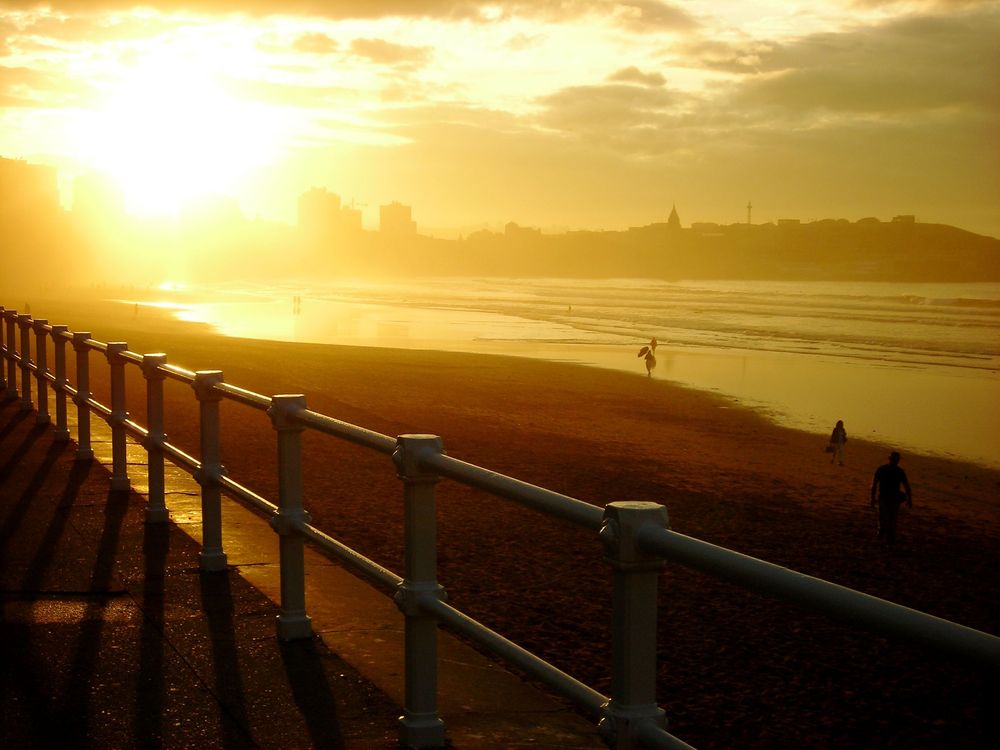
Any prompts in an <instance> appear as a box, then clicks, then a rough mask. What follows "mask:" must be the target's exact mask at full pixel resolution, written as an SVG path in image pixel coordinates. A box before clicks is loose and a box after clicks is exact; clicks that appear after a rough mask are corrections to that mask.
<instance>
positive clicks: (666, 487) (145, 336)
mask: <svg viewBox="0 0 1000 750" xmlns="http://www.w3.org/2000/svg"><path fill="white" fill-rule="evenodd" d="M33 303H34V304H33V312H35V313H36V314H38V315H43V314H44V315H47V316H48V317H49V320H50V322H52V323H67V324H69V325H71V327H72V328H74V329H77V330H79V329H81V328H84V329H86V330H90V331H91V332H92V335H93V337H95V338H97V339H98V340H102V341H108V340H112V339H118V340H123V341H127V342H128V343H129V346H130V348H131V349H132V350H133V351H138V352H153V351H165V352H166V353H167V355H168V361H169V362H171V363H173V364H176V365H179V366H181V367H185V368H188V369H193V370H198V369H221V370H222V371H223V373H224V375H225V378H226V381H227V382H230V383H232V384H234V385H238V386H240V387H243V388H248V389H250V390H255V391H258V392H260V393H264V394H270V393H304V394H305V395H306V397H307V403H308V405H309V408H310V409H313V410H315V411H319V412H322V413H325V414H328V415H330V416H333V417H335V418H337V419H341V420H343V421H347V422H350V423H353V424H357V425H360V426H363V427H366V428H368V429H372V430H375V431H378V432H381V433H383V434H386V435H390V436H392V435H399V434H406V433H432V434H438V435H441V436H442V437H443V440H444V444H445V449H446V450H447V451H448V452H449V454H451V455H454V456H456V457H457V458H460V459H462V460H466V461H469V462H472V463H476V464H479V465H482V466H484V467H486V468H489V469H491V470H495V471H498V472H500V473H504V474H507V475H510V476H514V477H516V478H518V479H521V480H523V481H527V482H530V483H532V484H537V485H539V486H542V487H546V488H548V489H552V490H554V491H557V492H561V493H563V494H567V495H570V496H573V497H577V498H579V499H581V500H584V501H585V502H589V503H592V504H595V505H598V506H603V505H605V504H606V503H608V502H612V501H616V500H644V501H654V502H659V503H662V504H664V505H665V506H666V507H667V509H668V512H669V515H670V519H671V526H672V528H673V529H674V530H675V531H678V532H680V533H683V534H687V535H690V536H694V537H698V538H701V539H704V540H706V541H709V542H712V543H715V544H720V545H722V546H725V547H729V548H731V549H735V550H737V551H739V552H743V553H745V554H749V555H752V556H755V557H759V558H762V559H766V560H769V561H771V562H775V563H777V564H780V565H785V566H787V567H789V568H792V569H794V570H798V571H800V572H803V573H806V574H809V575H815V576H818V577H821V578H824V579H827V580H831V581H833V582H835V583H840V584H842V585H846V586H850V587H852V588H856V589H859V590H862V591H865V592H866V593H870V594H873V595H875V596H880V597H882V598H886V599H889V600H891V601H896V602H899V603H901V604H904V605H906V606H911V607H914V608H916V609H920V610H923V611H927V612H929V613H931V614H935V615H937V616H941V617H945V618H947V619H952V620H955V621H957V622H960V623H962V624H965V625H968V626H970V627H975V628H977V629H981V630H986V631H987V632H994V633H995V632H997V631H998V626H1000V623H998V614H997V612H996V607H995V602H996V601H997V600H998V599H1000V581H998V575H997V572H996V571H997V566H996V560H997V559H1000V508H998V502H997V497H998V489H1000V472H998V471H996V470H992V469H989V468H986V467H981V466H977V465H975V464H970V463H967V462H960V461H954V460H949V459H946V458H939V457H934V456H924V455H920V454H909V453H905V454H904V458H903V467H904V468H905V469H906V471H907V472H908V473H909V476H910V481H911V484H912V485H913V487H914V495H915V500H914V504H915V507H914V509H913V511H911V512H907V513H906V514H904V517H903V518H902V519H901V529H900V532H901V540H900V543H899V547H898V549H897V550H896V551H895V552H894V553H892V554H887V553H886V551H885V550H883V549H881V548H880V546H879V545H878V544H877V543H876V541H875V539H874V524H875V519H874V516H873V514H872V512H871V511H870V509H869V507H868V491H869V487H870V483H871V476H872V472H873V470H874V469H875V467H876V466H878V465H879V464H881V463H883V462H884V461H885V458H886V453H887V452H888V448H889V447H888V446H885V445H883V444H880V443H873V442H869V441H865V440H858V439H854V438H852V439H851V440H850V441H849V443H848V447H847V455H846V465H845V466H836V465H831V464H830V461H829V456H828V455H827V454H825V453H824V452H823V447H824V445H825V442H826V441H825V438H823V437H822V436H817V435H816V434H813V433H809V432H806V431H802V430H794V429H790V428H786V427H781V426H779V425H775V424H774V423H772V422H770V421H769V420H767V419H766V418H764V417H763V416H761V415H759V414H756V413H754V412H753V411H751V410H748V409H744V408H740V407H739V406H738V405H736V404H734V403H733V402H732V401H731V400H728V399H725V398H721V397H719V396H716V395H713V394H708V393H703V392H700V391H696V390H693V389H688V388H683V387H679V386H676V385H673V384H671V383H669V382H666V381H663V380H657V379H648V378H646V377H645V376H641V375H628V374H623V373H618V372H613V371H608V370H601V369H598V368H586V367H579V366H573V365H568V364H563V363H552V362H546V361H543V360H530V359H525V358H517V357H499V356H486V355H475V354H461V353H453V352H439V351H412V350H400V349H380V348H372V347H336V346H329V345H315V344H294V343H285V342H274V341H254V340H241V339H234V338H227V337H224V336H220V335H217V334H215V333H212V332H211V331H210V330H209V329H208V328H207V327H204V326H196V325H191V324H185V323H181V322H178V321H176V320H173V319H171V318H170V316H169V315H164V314H162V313H159V314H157V315H148V316H144V315H138V316H135V317H133V316H130V315H128V314H124V315H123V314H122V312H123V311H122V309H121V307H120V306H115V305H112V304H111V303H90V302H86V301H80V300H75V301H70V302H67V301H63V302H58V301H52V302H51V303H46V302H43V301H41V300H39V301H33ZM107 369H108V368H107V366H106V364H105V363H103V362H102V361H101V358H100V357H99V356H98V355H96V354H91V370H92V382H93V385H92V389H93V391H94V393H95V396H96V397H97V398H98V399H99V400H101V401H103V402H104V403H108V400H107V399H108V395H107V394H108V383H107V374H106V372H107ZM127 370H128V371H129V374H128V380H127V384H128V391H129V393H128V408H129V411H130V412H131V413H132V416H133V418H134V419H136V421H139V422H140V423H143V421H144V418H145V414H144V411H145V406H144V404H145V401H144V397H145V388H144V383H143V381H142V378H141V376H139V375H138V373H137V369H136V368H131V367H130V368H127ZM167 386H168V387H167V389H166V397H167V403H168V408H167V412H168V416H167V432H168V434H169V436H170V438H169V439H170V441H171V442H172V443H173V444H175V445H178V446H179V447H181V448H182V449H184V450H187V451H189V452H191V453H193V454H197V452H198V451H197V448H198V427H197V425H198V417H197V414H198V410H197V402H196V401H195V399H194V396H193V393H192V392H191V389H190V388H188V387H186V386H183V385H182V384H178V383H174V382H168V383H167ZM222 434H223V451H222V455H223V462H224V464H225V465H226V468H227V471H228V473H229V476H231V477H232V478H233V479H235V480H236V481H239V482H240V483H241V484H245V485H246V486H248V487H250V488H251V489H253V490H254V491H255V492H258V493H259V494H261V495H262V496H264V497H267V498H270V499H272V500H273V499H275V498H276V497H277V486H276V471H275V461H276V456H275V454H276V451H275V443H274V435H273V430H272V428H271V425H270V422H269V420H267V418H266V417H265V416H264V415H262V414H249V413H248V411H247V409H246V407H242V406H240V405H236V404H232V403H229V402H223V405H222ZM303 460H304V466H303V468H304V475H305V477H306V480H305V494H306V509H307V511H308V512H309V513H310V514H311V516H312V518H313V522H314V524H315V525H317V526H318V527H319V528H320V529H322V530H324V531H325V532H326V533H329V534H331V535H333V536H335V537H336V538H338V539H339V540H341V541H342V542H343V543H345V544H347V545H349V546H351V547H353V548H354V549H357V550H358V551H360V552H361V553H362V554H365V555H366V556H368V557H370V558H371V559H373V560H375V561H376V562H378V563H380V564H383V565H385V566H386V567H388V568H390V569H392V570H396V571H400V570H401V569H402V554H403V553H402V549H403V548H402V542H403V534H402V517H403V513H402V504H401V487H400V483H399V480H398V479H397V477H396V475H395V471H394V469H393V467H392V465H391V462H389V461H388V460H387V459H386V458H385V457H384V456H382V455H373V454H372V453H371V452H369V451H365V450H363V449H361V448H358V447H356V446H353V445H348V444H344V443H341V442H339V441H335V440H333V439H331V438H326V436H319V435H315V434H311V433H309V432H307V433H306V434H305V435H304V459H303ZM438 507H439V540H440V544H441V546H440V552H439V573H440V575H439V577H440V580H441V582H442V584H443V585H444V586H445V587H446V589H447V590H448V592H449V597H450V601H452V603H453V604H455V605H456V606H459V607H460V608H461V609H463V610H464V611H466V612H468V613H469V614H470V615H471V616H473V617H476V618H477V619H479V620H481V621H483V622H484V623H485V624H487V625H488V626H489V627H492V628H494V629H496V630H497V631H498V632H501V633H503V634H504V635H505V636H507V637H509V638H511V639H512V640H514V641H515V642H518V643H520V644H522V645H524V646H525V647H527V648H530V649H531V650H533V651H536V652H537V653H539V654H541V655H543V656H544V658H546V659H547V660H549V661H550V662H552V663H553V664H555V665H556V666H558V667H559V668H561V669H564V670H565V671H567V672H569V673H570V674H573V675H574V676H576V677H577V678H578V679H582V680H584V681H585V682H587V683H588V684H592V685H594V686H595V687H596V688H597V689H602V690H606V689H607V687H608V682H607V679H608V674H609V672H608V667H609V665H608V653H607V649H608V646H607V644H608V632H609V631H608V623H609V622H610V612H609V609H608V606H609V600H608V598H607V597H608V594H607V590H606V584H607V575H608V571H607V569H606V566H605V565H604V564H603V563H602V562H601V560H602V554H601V549H600V545H599V542H598V540H597V538H596V537H594V536H593V535H591V534H588V533H585V532H582V531H581V530H579V529H577V528H575V527H571V526H568V525H567V524H565V523H562V522H558V521H554V520H552V519H548V518H547V517H544V516H540V515H539V514H537V513H532V512H530V511H527V510H525V509H522V508H520V507H518V506H516V505H514V504H512V503H509V502H507V501H502V500H498V499H496V498H492V497H490V496H488V495H485V494H483V493H479V492H474V491H472V490H468V489H466V488H464V487H462V486H460V485H457V484H455V483H452V482H441V483H440V484H439V486H438ZM660 616H661V623H662V624H663V625H662V627H663V632H662V634H661V646H660V648H661V665H660V700H661V702H662V703H663V704H664V705H665V706H666V707H667V710H668V715H669V716H670V717H671V722H672V723H671V727H672V729H673V730H674V731H675V732H676V733H677V734H678V735H679V736H682V737H684V738H685V739H687V740H688V741H690V742H692V744H694V745H695V746H699V747H703V748H709V747H723V746H734V745H738V746H743V747H760V748H765V747H776V746H815V745H817V744H822V745H823V746H829V747H845V748H846V747H852V746H857V744H858V742H859V741H860V739H861V738H864V739H865V741H866V742H868V743H869V744H872V743H875V744H880V745H887V744H892V743H893V742H900V741H902V740H904V739H906V738H910V737H912V736H913V735H914V733H919V734H920V736H921V738H922V739H921V741H920V742H917V743H915V744H913V743H911V746H914V747H970V748H971V747H976V746H978V744H977V743H980V742H981V740H982V737H983V733H984V732H985V731H986V726H987V721H988V718H987V717H988V715H989V714H988V707H987V706H984V704H983V702H982V700H981V698H980V697H977V696H981V695H982V691H983V685H982V684H981V682H980V681H979V677H978V676H977V673H976V672H975V671H974V670H973V671H969V670H966V669H965V668H964V667H962V665H958V664H954V663H951V662H949V661H946V660H939V659H935V658H928V654H927V652H925V651H924V650H923V649H920V648H918V647H915V646H908V645H906V644H901V645H900V644H892V645H891V647H887V646H886V644H885V641H884V640H883V639H881V638H877V637H874V636H870V635H867V634H865V633H863V632H860V631H854V630H852V629H851V628H849V627H848V628H845V627H844V626H842V625H840V624H839V623H832V622H829V621H826V620H825V619H823V618H817V617H814V616H812V615H808V614H806V613H803V612H802V611H800V610H798V609H797V608H795V607H792V606H790V605H783V604H781V603H779V602H774V601H773V600H771V599H768V598H766V597H762V596H757V595H750V594H747V593H746V592H743V591H741V590H739V589H737V588H735V587H732V586H729V585H727V584H723V583H721V582H718V581H715V580H713V579H711V578H709V577H707V576H704V575H701V574H696V573H692V572H691V571H687V570H685V569H683V568H678V567H677V566H668V568H667V570H666V572H665V573H664V577H663V580H662V584H661V613H660ZM749 644H753V645H752V647H750V646H749ZM819 644H822V648H818V645H819ZM831 685H833V686H834V689H831ZM859 705H860V708H859ZM723 706H725V710H723V708H722V707H723ZM861 708H863V710H861ZM819 717H835V718H836V722H835V724H836V726H834V727H831V726H828V725H826V724H824V723H823V722H822V721H819ZM970 717H971V718H970ZM720 738H722V739H724V740H725V741H722V739H720ZM862 744H864V743H862Z"/></svg>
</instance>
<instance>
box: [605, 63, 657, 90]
mask: <svg viewBox="0 0 1000 750" xmlns="http://www.w3.org/2000/svg"><path fill="white" fill-rule="evenodd" d="M608 80H609V81H619V82H622V83H638V84H639V85H641V86H663V85H664V84H666V82H667V79H665V78H664V77H663V75H662V74H661V73H643V72H642V71H641V70H639V69H638V68H637V67H635V66H634V65H631V66H629V67H627V68H622V69H621V70H617V71H615V72H614V73H612V74H611V75H609V76H608Z"/></svg>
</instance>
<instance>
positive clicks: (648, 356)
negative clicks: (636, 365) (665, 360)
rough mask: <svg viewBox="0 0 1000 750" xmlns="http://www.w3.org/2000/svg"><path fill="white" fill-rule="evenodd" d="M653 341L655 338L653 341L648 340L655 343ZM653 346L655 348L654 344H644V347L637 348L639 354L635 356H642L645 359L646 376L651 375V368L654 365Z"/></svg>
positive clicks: (654, 340) (649, 376)
mask: <svg viewBox="0 0 1000 750" xmlns="http://www.w3.org/2000/svg"><path fill="white" fill-rule="evenodd" d="M655 342H656V339H653V341H652V342H650V343H655ZM655 348H656V347H655V346H644V347H642V349H640V350H639V354H638V355H637V356H639V357H642V358H643V359H645V360H646V377H647V378H651V377H653V368H654V367H656V357H655V356H654V355H653V350H654V349H655Z"/></svg>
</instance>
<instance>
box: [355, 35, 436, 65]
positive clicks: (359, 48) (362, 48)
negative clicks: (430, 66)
mask: <svg viewBox="0 0 1000 750" xmlns="http://www.w3.org/2000/svg"><path fill="white" fill-rule="evenodd" d="M351 52H352V53H353V54H354V55H356V56H358V57H363V58H365V59H366V60H368V61H369V62H372V63H375V64H376V65H395V66H402V67H410V68H413V67H420V66H422V65H426V64H427V62H428V61H429V60H430V59H431V54H432V50H431V48H430V47H414V46H410V45H406V44H394V43H393V42H387V41H386V40H384V39H355V40H354V41H352V42H351Z"/></svg>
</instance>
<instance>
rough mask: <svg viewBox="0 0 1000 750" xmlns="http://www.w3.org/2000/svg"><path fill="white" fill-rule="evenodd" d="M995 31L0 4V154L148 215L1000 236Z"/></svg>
mask: <svg viewBox="0 0 1000 750" xmlns="http://www.w3.org/2000/svg"><path fill="white" fill-rule="evenodd" d="M998 39H1000V2H998V1H997V0H801V1H794V0H785V1H777V0H754V1H753V2H748V1H744V0H672V1H663V2H660V1H657V0H625V1H622V2H616V1H614V0H562V1H560V0H537V1H531V2H529V1H528V0H523V1H520V2H480V1H477V0H345V1H344V2H338V1H337V0H333V1H331V2H321V1H320V0H288V1H280V0H251V1H250V2H236V0H208V1H207V2H193V1H191V2H185V1H184V0H149V1H148V2H146V3H144V4H143V6H142V7H134V3H133V2H130V1H129V0H66V1H64V2H58V1H56V2H46V3H38V2H32V1H31V0H24V1H23V2H22V1H18V0H0V156H5V157H8V158H11V157H13V158H23V159H28V160H29V161H35V162H42V163H47V164H53V165H57V166H59V167H60V170H61V175H62V178H63V187H64V188H66V187H67V186H68V185H69V184H70V181H71V179H72V177H73V176H74V175H77V174H81V173H87V172H92V171H102V172H107V173H109V174H110V175H111V176H113V177H114V178H115V179H117V180H118V181H119V182H120V183H121V184H122V185H123V187H124V189H125V192H126V198H127V201H128V205H129V206H130V208H131V209H132V210H133V211H134V212H139V213H153V214H155V213H164V212H170V211H173V210H176V209H177V207H178V206H180V205H182V204H184V203H185V202H187V201H191V200H193V199H196V198H198V197H199V196H201V195H208V194H229V195H232V196H234V197H236V198H237V199H238V200H239V202H240V205H241V207H242V208H243V210H244V212H245V213H246V214H247V215H248V216H256V215H259V216H262V217H267V218H274V219H278V220H284V221H292V220H294V215H295V201H296V199H297V196H298V195H299V194H300V193H301V192H303V191H305V190H307V189H308V188H309V187H311V186H324V187H327V188H328V189H330V190H332V191H333V192H336V193H338V194H340V195H341V196H342V197H343V199H344V200H345V202H350V201H352V200H354V201H356V202H357V204H358V205H365V206H366V208H365V209H364V210H365V220H366V223H367V224H368V225H370V226H375V224H376V222H377V207H378V205H379V204H383V203H388V202H390V201H393V200H398V201H401V202H403V203H407V204H410V205H412V206H413V216H414V218H415V219H416V220H417V223H418V226H419V227H420V228H421V230H422V231H431V230H432V229H433V228H446V227H451V228H455V227H475V226H483V225H485V224H489V225H491V226H498V225H500V224H502V223H504V222H506V221H511V220H513V221H517V222H518V223H520V224H522V225H533V226H541V227H544V228H547V229H556V228H608V229H618V228H623V227H627V226H630V225H637V224H647V223H650V222H652V221H663V220H665V219H666V216H667V214H668V213H669V211H670V207H671V205H672V204H673V203H675V202H676V205H677V208H678V211H679V213H680V215H681V220H682V222H683V223H684V224H685V225H686V224H688V223H690V222H692V221H718V222H723V223H730V222H735V221H743V220H745V219H746V204H747V201H748V200H750V201H752V202H753V205H754V211H753V221H754V222H755V223H757V222H766V221H774V220H776V219H779V218H800V219H802V220H804V221H806V220H810V219H821V218H841V217H843V218H848V219H851V220H856V219H858V218H861V217H865V216H877V217H879V218H882V219H885V220H887V219H889V218H891V217H892V216H894V215H896V214H916V215H917V218H918V220H919V221H927V222H941V223H949V224H955V225H957V226H961V227H964V228H967V229H971V230H973V231H978V232H983V233H986V234H991V235H993V236H1000V149H998V145H1000V143H998V139H1000V137H998V133H1000V43H998ZM67 192H68V191H67Z"/></svg>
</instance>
